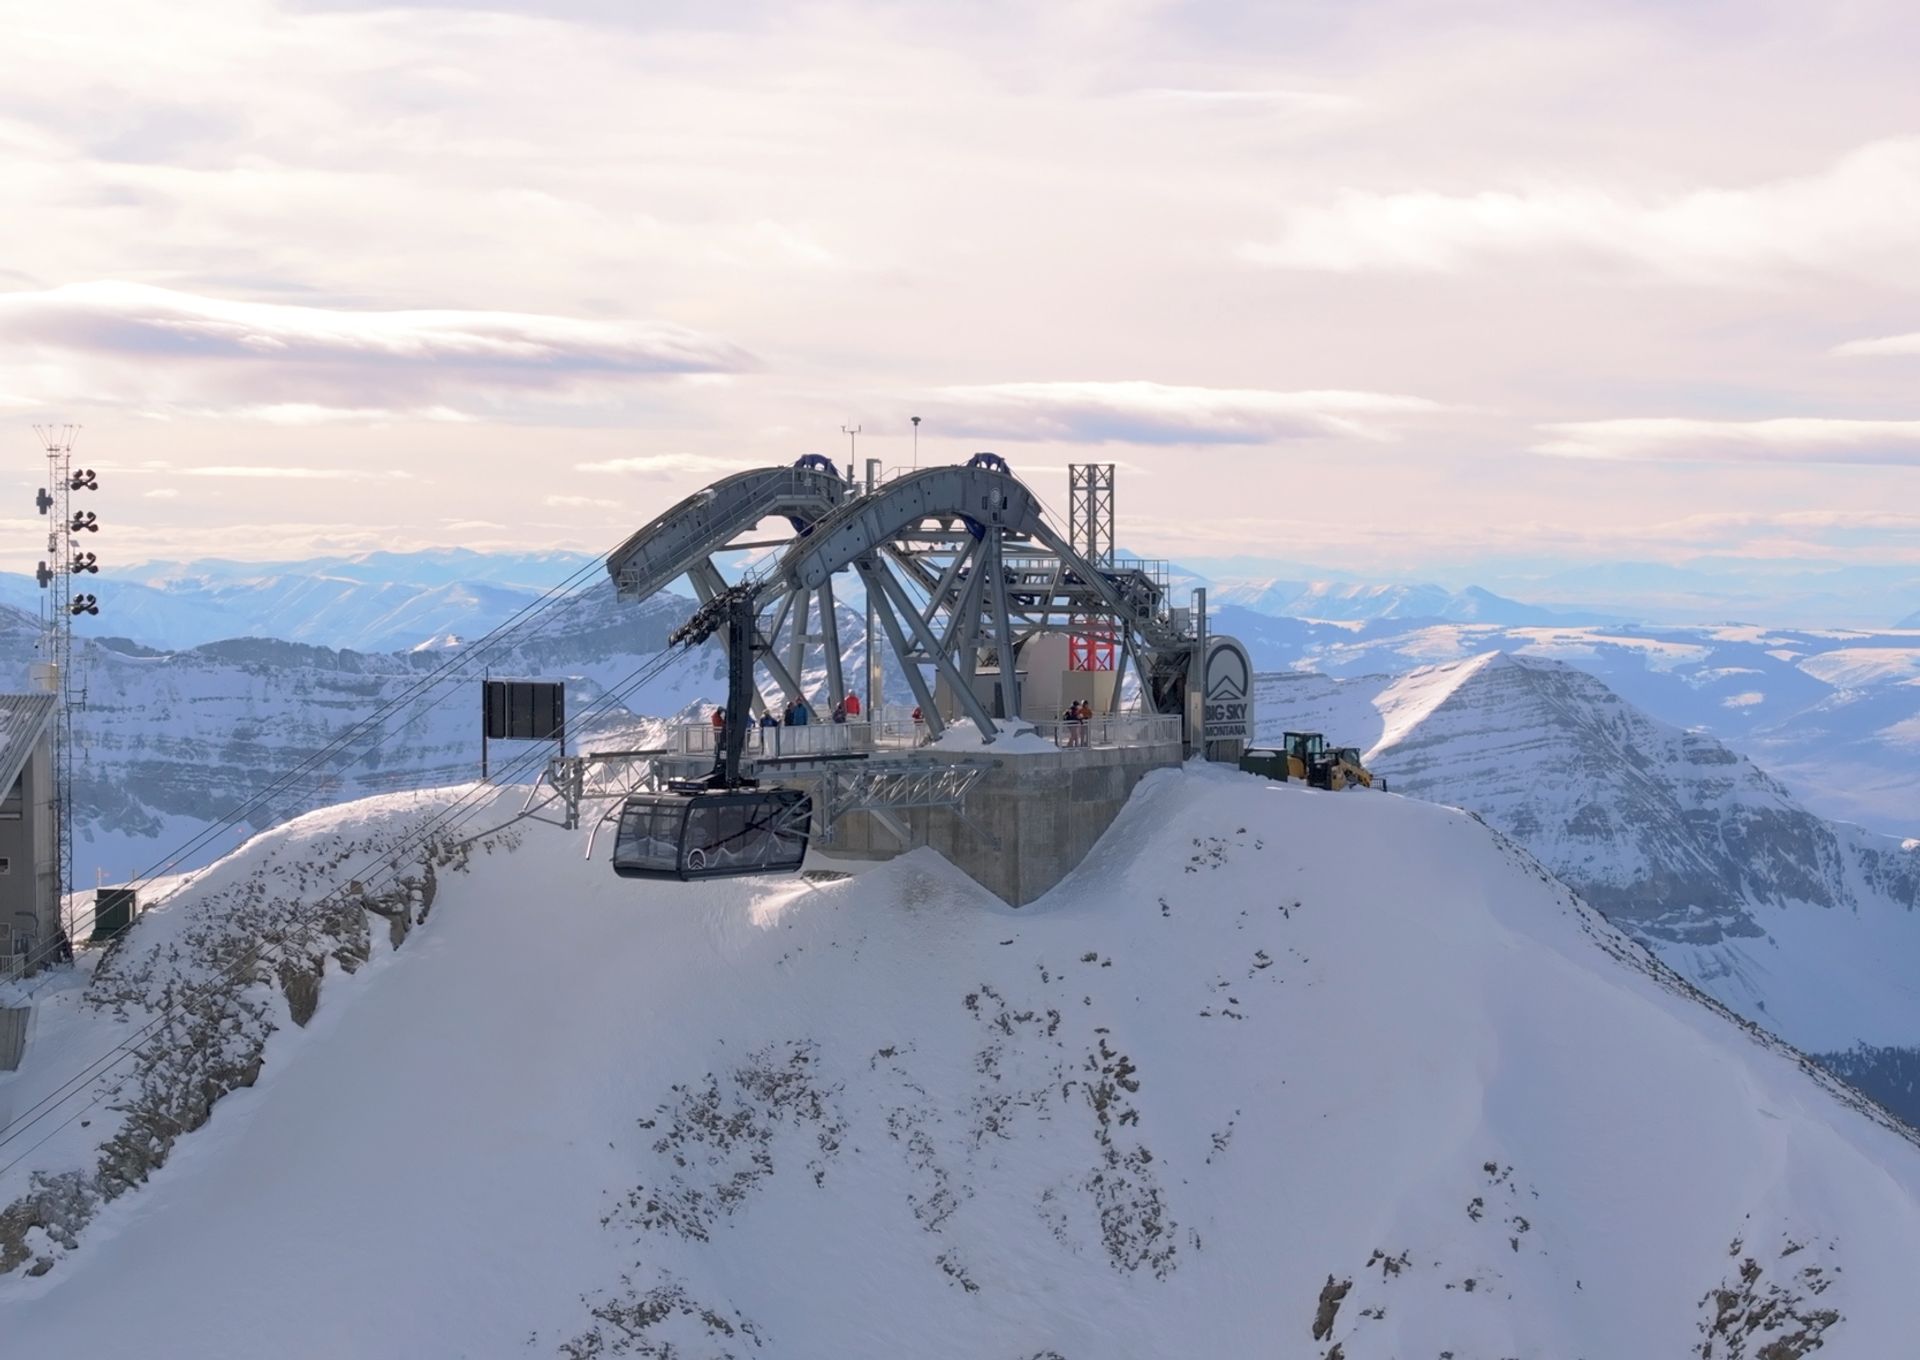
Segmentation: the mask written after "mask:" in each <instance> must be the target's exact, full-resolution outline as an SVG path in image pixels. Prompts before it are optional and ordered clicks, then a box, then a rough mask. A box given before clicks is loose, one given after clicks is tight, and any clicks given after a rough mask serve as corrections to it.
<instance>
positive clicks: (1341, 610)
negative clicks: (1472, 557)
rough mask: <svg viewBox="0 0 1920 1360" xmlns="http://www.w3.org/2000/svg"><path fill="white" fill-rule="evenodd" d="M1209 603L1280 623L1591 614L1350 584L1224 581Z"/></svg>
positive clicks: (1482, 596) (1470, 594) (1472, 593)
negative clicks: (1239, 608)
mask: <svg viewBox="0 0 1920 1360" xmlns="http://www.w3.org/2000/svg"><path fill="white" fill-rule="evenodd" d="M1207 598H1208V603H1209V605H1210V606H1211V605H1212V604H1213V603H1216V602H1217V603H1220V604H1227V605H1239V606H1242V607H1243V608H1246V609H1251V610H1253V611H1254V612H1256V613H1260V614H1268V615H1272V616H1274V617H1277V618H1296V619H1327V620H1333V621H1342V622H1353V621H1363V620H1373V619H1445V620H1448V621H1449V622H1458V623H1468V622H1471V623H1506V624H1521V623H1571V622H1585V621H1589V620H1591V618H1592V617H1593V616H1591V615H1579V616H1577V615H1572V614H1562V613H1558V612H1555V611H1553V610H1550V609H1541V608H1538V607H1536V606H1534V605H1528V604H1522V603H1520V602H1519V601H1518V600H1509V599H1506V598H1504V597H1503V596H1499V595H1495V594H1494V593H1493V592H1492V591H1490V590H1482V589H1480V587H1478V586H1469V587H1467V588H1466V589H1465V590H1447V589H1445V588H1443V587H1441V586H1435V585H1377V584H1364V583H1358V582H1351V581H1288V580H1253V581H1247V580H1240V581H1233V580H1229V581H1221V582H1218V583H1217V584H1215V585H1214V586H1212V587H1211V588H1210V589H1209V590H1208V592H1207Z"/></svg>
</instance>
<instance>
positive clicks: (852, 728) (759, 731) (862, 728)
mask: <svg viewBox="0 0 1920 1360" xmlns="http://www.w3.org/2000/svg"><path fill="white" fill-rule="evenodd" d="M1031 726H1032V727H1033V729H1034V731H1035V732H1036V733H1038V734H1039V735H1040V736H1041V737H1043V738H1044V739H1046V740H1047V741H1050V742H1052V743H1053V744H1054V745H1055V746H1058V747H1060V748H1061V749H1062V750H1071V749H1074V748H1077V747H1092V748H1102V749H1112V748H1118V747H1127V746H1165V745H1177V744H1178V743H1179V741H1180V719H1179V717H1178V716H1177V715H1175V716H1168V715H1164V714H1158V713H1116V714H1112V715H1100V716H1096V717H1092V718H1087V719H1085V720H1083V721H1078V722H1074V721H1068V720H1057V721H1054V720H1050V721H1045V722H1036V723H1033V724H1031ZM719 730H720V729H718V728H717V727H715V726H714V725H713V724H712V723H711V722H702V723H686V724H683V725H682V726H680V727H678V728H676V729H675V732H674V739H673V743H672V744H673V747H674V749H675V750H677V751H678V752H679V753H680V754H682V755H689V756H711V755H712V754H713V753H714V748H715V743H716V741H717V739H718V736H719ZM1003 730H1004V729H1003ZM927 744H928V734H927V725H926V724H925V723H924V722H911V721H907V720H904V719H898V718H893V719H886V720H883V721H880V722H847V723H836V722H813V723H808V724H807V725H806V726H804V727H784V726H782V727H761V726H759V725H758V724H755V725H754V726H752V727H750V728H748V729H747V738H746V742H745V743H744V745H743V747H742V754H744V755H746V756H748V757H751V758H753V759H756V760H781V759H798V758H806V757H815V756H838V755H870V754H872V753H873V752H875V751H910V750H913V749H915V748H917V747H921V746H925V745H927Z"/></svg>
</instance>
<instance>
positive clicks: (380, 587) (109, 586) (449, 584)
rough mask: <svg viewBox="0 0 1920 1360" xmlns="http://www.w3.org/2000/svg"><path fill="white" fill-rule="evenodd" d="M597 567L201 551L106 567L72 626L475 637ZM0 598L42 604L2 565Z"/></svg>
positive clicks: (554, 561)
mask: <svg viewBox="0 0 1920 1360" xmlns="http://www.w3.org/2000/svg"><path fill="white" fill-rule="evenodd" d="M597 571H599V559H597V558H595V557H590V556H588V555H586V554H583V553H564V552H550V553H478V552H470V551H468V550H466V549H461V548H449V549H435V550H432V551H427V552H411V553H392V552H379V553H365V554H362V555H360V556H356V557H330V558H313V559H309V560H305V561H297V562H270V563H258V562H231V561H224V560H219V559H203V560H197V561H192V562H155V563H148V564H147V565H145V566H142V567H138V568H135V569H131V570H127V571H120V572H111V571H103V572H101V573H100V575H99V577H98V578H96V581H95V584H94V585H93V587H92V589H93V590H94V593H96V594H98V595H99V596H100V600H101V613H100V615H99V616H98V617H97V618H87V619H85V620H82V622H81V623H80V624H79V628H80V631H82V632H83V633H88V634H91V635H93V636H96V637H123V638H127V639H130V640H131V641H134V642H137V643H139V644H141V645H142V646H148V647H158V648H161V649H164V650H175V649H179V648H185V647H197V646H199V645H201V644H202V643H207V642H216V641H219V640H221V639H223V638H235V637H273V638H282V639H285V640H287V641H290V642H307V643H312V644H314V645H315V646H320V647H347V648H351V649H353V650H355V651H361V652H383V651H400V650H404V649H406V648H409V647H415V646H418V645H420V644H421V643H423V642H426V641H428V640H429V639H432V638H436V637H442V636H444V635H446V634H448V633H454V634H457V635H459V636H466V637H474V636H479V635H480V634H482V633H485V632H487V631H488V630H489V629H491V628H493V627H494V626H495V625H496V624H498V623H500V622H502V621H503V620H505V619H508V618H511V617H512V616H513V615H514V614H515V613H516V612H518V611H519V610H520V609H522V608H524V607H525V606H526V605H528V604H530V603H532V602H533V601H535V600H537V599H539V598H540V597H541V596H542V595H543V594H545V593H546V592H547V591H548V590H550V589H552V588H553V587H555V586H556V585H558V584H560V583H561V582H563V581H566V580H568V579H570V578H573V577H575V576H579V577H580V578H581V579H585V578H587V577H590V576H592V575H593V574H594V573H595V572H597ZM0 604H10V605H13V606H15V607H16V608H20V609H24V610H27V611H28V612H37V610H38V609H39V589H38V587H37V586H36V585H35V584H34V581H33V579H32V578H31V577H28V576H20V575H14V574H0Z"/></svg>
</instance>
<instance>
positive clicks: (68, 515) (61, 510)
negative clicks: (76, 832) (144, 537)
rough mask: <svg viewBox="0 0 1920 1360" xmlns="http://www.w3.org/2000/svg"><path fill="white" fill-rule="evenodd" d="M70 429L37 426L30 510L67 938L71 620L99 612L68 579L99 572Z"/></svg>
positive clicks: (90, 480)
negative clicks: (38, 546)
mask: <svg viewBox="0 0 1920 1360" xmlns="http://www.w3.org/2000/svg"><path fill="white" fill-rule="evenodd" d="M79 428H80V427H79V426H77V425H40V426H35V427H34V433H35V434H37V435H39V436H40V443H41V446H42V448H44V449H45V450H46V455H47V484H46V485H45V486H43V487H41V488H40V494H39V495H38V496H37V497H36V498H35V505H36V506H37V508H38V509H39V511H40V513H41V514H43V515H45V516H46V517H47V555H46V557H45V558H44V559H43V560H42V561H41V563H40V567H39V570H38V571H37V572H35V578H36V579H37V580H38V581H39V582H40V587H41V589H42V590H43V591H45V592H46V593H45V595H43V596H42V603H41V611H40V624H41V629H40V660H41V664H42V667H43V668H44V669H41V670H40V671H39V673H38V674H37V675H36V676H35V680H36V681H37V682H38V683H39V685H40V686H41V687H42V688H44V689H47V690H50V691H52V693H53V694H54V695H55V696H56V697H57V698H58V700H59V703H58V705H57V707H56V713H55V717H54V730H53V762H52V763H53V770H52V775H53V788H54V814H53V826H54V831H53V835H54V856H53V872H54V885H53V891H54V901H55V902H57V903H59V905H60V913H61V922H62V926H63V928H64V929H65V930H66V932H67V934H68V937H69V938H71V937H72V934H73V927H74V914H75V913H74V910H73V908H72V907H71V905H70V904H69V903H68V900H67V899H68V895H69V894H70V893H71V892H72V891H73V890H74V882H73V766H74V759H75V757H74V740H73V715H74V711H75V710H76V709H78V708H79V707H80V706H81V704H82V703H84V702H85V691H84V687H83V686H82V685H81V684H80V683H79V677H78V676H77V675H75V673H74V668H73V621H74V619H76V618H77V617H79V616H80V615H81V614H98V613H99V612H100V606H99V602H98V601H97V600H96V599H95V598H94V596H93V595H92V594H91V593H88V592H80V593H76V592H75V591H74V589H73V578H74V577H75V576H76V575H83V574H93V573H96V572H98V571H99V570H100V567H99V562H98V559H97V557H96V556H95V554H93V553H92V552H84V551H81V550H80V547H79V540H80V535H82V534H89V533H97V532H99V528H100V524H99V516H98V515H96V514H95V513H94V512H93V511H92V510H85V509H82V510H75V509H74V508H73V497H74V494H75V493H76V492H87V491H96V490H98V489H99V481H98V479H97V478H96V477H95V475H94V472H93V469H92V468H79V469H76V468H75V467H74V466H73V440H74V436H75V435H76V434H78V433H79Z"/></svg>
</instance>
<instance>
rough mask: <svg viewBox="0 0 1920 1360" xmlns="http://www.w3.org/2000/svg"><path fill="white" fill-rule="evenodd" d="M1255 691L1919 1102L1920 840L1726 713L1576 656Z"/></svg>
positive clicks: (1890, 1098)
mask: <svg viewBox="0 0 1920 1360" xmlns="http://www.w3.org/2000/svg"><path fill="white" fill-rule="evenodd" d="M1256 702H1257V704H1258V712H1259V721H1260V725H1261V730H1262V733H1263V735H1264V736H1266V737H1268V738H1272V737H1276V736H1277V735H1278V734H1279V732H1280V731H1281V730H1283V729H1287V728H1292V729H1295V730H1322V731H1325V732H1327V733H1328V735H1329V736H1330V737H1331V738H1333V739H1334V740H1336V741H1339V742H1341V743H1346V744H1357V745H1361V746H1363V747H1365V748H1366V749H1367V760H1368V763H1369V764H1370V765H1371V766H1372V767H1373V768H1374V769H1375V770H1376V772H1378V773H1380V774H1383V775H1384V776H1385V777H1386V778H1387V780H1388V781H1389V784H1390V786H1391V788H1392V789H1393V791H1395V792H1403V793H1407V794H1410V795H1412V796H1415V797H1419V798H1425V799H1430V800H1433V801H1436V802H1442V803H1450V804H1453V805H1454V806H1457V807H1462V808H1465V809H1467V810H1468V811H1471V812H1475V813H1477V814H1479V815H1480V816H1482V817H1483V818H1485V819H1486V821H1487V822H1488V823H1489V824H1491V825H1492V826H1493V827H1495V828H1496V829H1498V830H1500V831H1502V832H1504V833H1505V834H1507V835H1509V836H1511V837H1512V838H1513V839H1514V840H1515V841H1517V842H1519V843H1520V844H1521V845H1523V846H1525V847H1526V848H1527V849H1528V850H1529V851H1531V852H1532V853H1533V854H1534V855H1535V856H1536V857H1537V858H1538V859H1539V860H1540V861H1541V863H1542V864H1544V865H1545V866H1546V867H1547V868H1548V869H1550V870H1551V871H1553V872H1554V873H1555V874H1556V875H1558V876H1559V877H1561V878H1563V879H1564V880H1566V881H1567V882H1568V883H1569V884H1571V885H1572V886H1573V887H1575V888H1576V889H1578V890H1579V891H1580V892H1581V894H1582V895H1583V896H1585V897H1586V898H1587V900H1588V901H1590V902H1591V903H1593V905H1595V906H1596V907H1598V908H1600V909H1601V910H1602V911H1603V912H1605V913H1606V914H1607V916H1608V917H1609V918H1610V919H1611V920H1612V921H1613V922H1614V923H1615V924H1616V925H1619V926H1621V927H1622V928H1623V929H1625V930H1627V931H1628V932H1629V933H1630V934H1632V935H1633V936H1634V937H1635V938H1637V939H1639V940H1640V941H1641V942H1642V943H1643V944H1645V945H1647V946H1648V947H1649V948H1651V949H1652V950H1653V951H1654V952H1655V953H1657V954H1658V955H1659V956H1660V958H1661V960H1662V961H1663V962H1665V963H1667V964H1669V965H1671V966H1672V967H1673V968H1674V969H1676V970H1677V971H1678V972H1680V973H1681V974H1682V975H1683V976H1685V977H1686V978H1688V980H1690V981H1691V982H1693V983H1694V984H1695V985H1697V986H1699V987H1700V988H1701V989H1702V990H1704V991H1706V992H1708V993H1710V994H1712V995H1713V996H1715V997H1716V998H1718V999H1719V1000H1720V1001H1722V1002H1724V1003H1725V1004H1726V1005H1728V1006H1729V1007H1731V1008H1732V1009H1734V1010H1736V1011H1738V1012H1739V1013H1741V1014H1742V1015H1745V1016H1747V1017H1748V1018H1750V1019H1752V1020H1754V1021H1755V1022H1757V1023H1759V1024H1761V1025H1763V1026H1765V1027H1766V1028H1768V1029H1771V1030H1773V1031H1774V1032H1775V1033H1777V1034H1779V1035H1781V1036H1782V1037H1783V1038H1785V1039H1786V1040H1788V1042H1790V1043H1793V1044H1795V1045H1797V1046H1799V1047H1801V1048H1803V1049H1805V1050H1807V1051H1809V1052H1812V1053H1816V1054H1827V1055H1839V1054H1846V1055H1851V1056H1850V1057H1848V1059H1847V1062H1846V1064H1845V1065H1844V1072H1843V1074H1844V1075H1847V1076H1848V1077H1849V1079H1850V1080H1855V1081H1856V1082H1858V1083H1859V1084H1860V1085H1861V1086H1862V1087H1863V1088H1864V1089H1867V1090H1868V1091H1869V1092H1870V1093H1872V1094H1874V1095H1875V1096H1876V1097H1878V1098H1880V1099H1882V1100H1883V1101H1885V1102H1887V1103H1889V1104H1892V1105H1895V1106H1897V1107H1898V1111H1899V1113H1901V1114H1902V1115H1903V1116H1904V1117H1906V1118H1907V1119H1909V1120H1911V1121H1914V1122H1916V1123H1920V1098H1914V1097H1912V1096H1906V1095H1903V1094H1902V1088H1903V1086H1904V1083H1905V1082H1906V1081H1907V1079H1908V1078H1909V1077H1910V1075H1911V1074H1912V1072H1913V1071H1914V1069H1915V1066H1916V1064H1917V1063H1920V981H1917V980H1916V979H1915V976H1914V972H1913V968H1912V960H1913V959H1915V958H1916V957H1920V840H1907V841H1904V842H1903V841H1901V840H1898V839H1894V838H1892V837H1886V836H1877V835H1874V834H1872V833H1870V832H1867V831H1863V830H1861V829H1860V828H1858V827H1854V826H1848V825H1845V824H1837V823H1833V822H1828V821H1826V820H1824V819H1822V818H1820V817H1818V816H1816V815H1814V814H1813V813H1811V812H1809V811H1808V810H1807V809H1806V808H1805V807H1803V806H1802V805H1800V804H1799V803H1798V802H1797V801H1796V800H1795V799H1794V798H1793V797H1792V795H1791V794H1790V793H1789V792H1788V791H1787V789H1786V788H1784V787H1783V786H1782V785H1781V784H1780V783H1779V782H1778V781H1777V780H1774V779H1772V778H1770V777H1769V776H1768V775H1767V774H1765V773H1764V772H1763V771H1761V770H1760V769H1759V768H1757V767H1756V766H1755V765H1753V763H1752V762H1750V761H1748V760H1746V759H1744V758H1743V757H1741V756H1739V755H1736V754H1735V753H1734V752H1733V751H1730V750H1728V749H1727V748H1726V747H1725V746H1723V745H1722V744H1721V743H1720V742H1718V741H1716V740H1715V739H1714V738H1712V737H1711V736H1709V735H1707V734H1706V733H1703V732H1698V731H1691V732H1690V731H1682V730H1681V729H1679V728H1677V727H1673V726H1670V725H1668V724H1666V723H1661V722H1658V721H1656V720H1655V719H1653V718H1650V717H1649V716H1648V715H1646V714H1645V713H1642V712H1640V711H1639V710H1638V709H1636V708H1635V707H1634V706H1633V705H1631V704H1629V703H1627V702H1626V701H1625V700H1623V699H1622V698H1621V697H1620V696H1619V695H1617V694H1615V693H1614V692H1613V691H1611V690H1610V689H1608V688H1607V686H1606V685H1605V684H1603V683H1602V682H1601V681H1600V680H1599V679H1597V678H1596V677H1594V676H1592V675H1589V674H1586V673H1585V672H1583V671H1580V670H1577V669H1575V668H1574V667H1573V666H1570V665H1566V664H1563V663H1561V662H1557V661H1551V660H1546V659H1542V658H1536V657H1526V656H1512V655H1508V654H1504V653H1500V652H1489V653H1486V654H1484V655H1481V656H1476V657H1473V658H1470V659H1468V660H1464V661H1456V662H1451V663H1448V664H1445V665H1440V666H1431V667H1423V668H1420V669H1417V670H1415V671H1412V672H1410V673H1407V674H1404V675H1400V676H1396V677H1369V678H1360V679H1352V680H1336V679H1332V678H1329V677H1327V676H1322V675H1306V674H1293V675H1267V676H1262V677H1261V678H1260V681H1259V685H1258V690H1257V695H1256ZM1874 1054H1881V1055H1883V1056H1881V1057H1874V1056H1873V1055H1874ZM1883 1067H1884V1069H1885V1071H1884V1074H1883V1073H1882V1072H1881V1068H1883ZM1837 1070H1841V1069H1837ZM1882 1075H1884V1076H1885V1077H1886V1080H1887V1082H1890V1083H1892V1085H1890V1086H1888V1085H1886V1084H1885V1083H1883V1082H1882V1081H1881V1076H1882Z"/></svg>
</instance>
